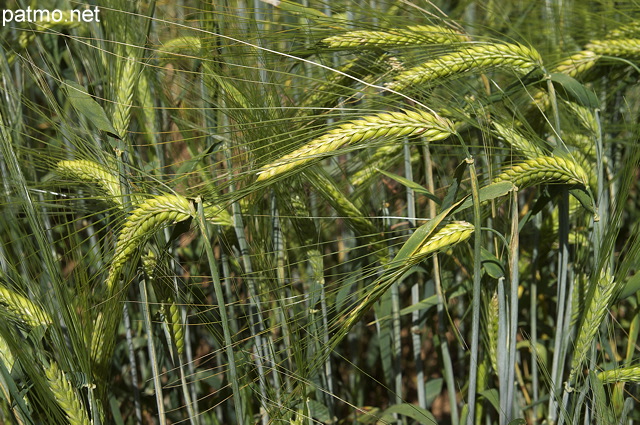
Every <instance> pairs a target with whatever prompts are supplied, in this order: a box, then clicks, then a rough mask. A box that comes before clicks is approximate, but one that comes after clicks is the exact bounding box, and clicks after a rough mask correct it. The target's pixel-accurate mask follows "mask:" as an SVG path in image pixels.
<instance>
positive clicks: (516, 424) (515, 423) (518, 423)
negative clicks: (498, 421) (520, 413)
mask: <svg viewBox="0 0 640 425" xmlns="http://www.w3.org/2000/svg"><path fill="white" fill-rule="evenodd" d="M509 425H527V421H525V420H524V419H522V418H518V419H514V420H512V421H511V422H509Z"/></svg>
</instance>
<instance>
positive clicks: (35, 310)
mask: <svg viewBox="0 0 640 425" xmlns="http://www.w3.org/2000/svg"><path fill="white" fill-rule="evenodd" d="M0 303H1V304H4V305H5V306H6V309H7V310H8V311H9V312H10V313H12V314H13V315H14V316H15V317H16V318H17V319H18V320H20V321H21V322H22V323H24V324H25V325H27V326H30V327H32V328H35V327H37V326H40V325H45V326H46V325H50V324H52V323H53V320H51V316H49V314H48V313H47V312H46V311H44V310H43V309H42V308H41V307H40V306H38V305H37V304H35V303H34V302H33V301H31V300H30V299H29V298H27V297H23V296H22V295H20V294H18V293H16V292H15V291H13V290H11V289H9V288H6V287H4V286H2V285H0Z"/></svg>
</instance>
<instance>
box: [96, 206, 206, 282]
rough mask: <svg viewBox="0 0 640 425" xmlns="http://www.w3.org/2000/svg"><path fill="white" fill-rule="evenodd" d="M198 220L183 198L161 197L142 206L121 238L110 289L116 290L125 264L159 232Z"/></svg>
mask: <svg viewBox="0 0 640 425" xmlns="http://www.w3.org/2000/svg"><path fill="white" fill-rule="evenodd" d="M194 216H195V208H194V207H193V205H192V204H191V203H190V202H189V200H188V199H187V198H185V197H183V196H180V195H158V196H155V197H153V198H149V199H147V200H145V201H144V202H142V203H141V204H139V205H138V208H136V209H135V210H134V211H133V212H132V213H131V215H130V216H129V217H127V219H126V221H125V223H124V225H123V226H122V230H121V231H120V235H119V236H118V241H117V242H116V251H115V254H114V256H113V260H112V261H111V267H110V269H109V275H108V277H107V287H108V288H109V289H113V288H114V287H115V284H116V282H117V280H118V279H119V276H120V272H121V271H122V269H123V268H124V265H125V263H126V262H127V261H128V260H129V259H130V258H131V257H132V256H133V255H134V254H135V252H136V250H137V248H138V247H140V246H142V245H143V244H144V243H145V242H146V240H147V239H148V238H149V237H151V236H152V235H153V234H154V233H155V232H156V231H157V230H159V229H161V228H162V227H164V226H167V225H170V224H173V223H177V222H179V221H183V220H186V219H188V218H189V217H194Z"/></svg>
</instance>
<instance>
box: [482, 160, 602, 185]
mask: <svg viewBox="0 0 640 425" xmlns="http://www.w3.org/2000/svg"><path fill="white" fill-rule="evenodd" d="M501 181H510V182H512V183H513V184H514V185H515V186H517V187H519V188H521V189H522V188H525V187H529V186H533V185H536V184H541V183H553V182H556V183H571V184H582V185H584V186H585V187H589V177H588V175H587V173H586V172H585V171H584V169H583V168H582V167H581V166H580V165H578V164H577V163H576V162H575V161H573V160H572V159H569V158H562V157H557V156H541V157H537V158H534V159H529V160H526V161H523V162H519V163H516V164H513V165H511V167H510V168H509V169H508V170H506V171H504V172H502V173H501V174H500V175H499V176H498V177H496V178H495V179H494V183H497V182H501Z"/></svg>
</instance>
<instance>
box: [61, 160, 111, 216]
mask: <svg viewBox="0 0 640 425" xmlns="http://www.w3.org/2000/svg"><path fill="white" fill-rule="evenodd" d="M56 172H57V173H58V174H61V175H63V176H66V177H69V178H71V179H73V180H76V181H80V182H84V183H86V184H88V185H91V186H92V187H94V188H95V189H97V190H98V191H99V192H100V193H101V194H102V195H103V197H102V199H103V200H104V201H105V202H111V203H115V204H116V205H117V206H118V207H120V208H122V192H121V191H120V181H119V180H118V176H117V174H116V173H114V172H112V171H111V170H109V169H108V168H107V167H105V166H104V165H102V164H98V163H97V162H94V161H89V160H75V161H60V162H58V164H57V165H56Z"/></svg>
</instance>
